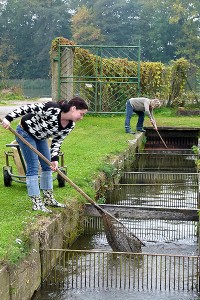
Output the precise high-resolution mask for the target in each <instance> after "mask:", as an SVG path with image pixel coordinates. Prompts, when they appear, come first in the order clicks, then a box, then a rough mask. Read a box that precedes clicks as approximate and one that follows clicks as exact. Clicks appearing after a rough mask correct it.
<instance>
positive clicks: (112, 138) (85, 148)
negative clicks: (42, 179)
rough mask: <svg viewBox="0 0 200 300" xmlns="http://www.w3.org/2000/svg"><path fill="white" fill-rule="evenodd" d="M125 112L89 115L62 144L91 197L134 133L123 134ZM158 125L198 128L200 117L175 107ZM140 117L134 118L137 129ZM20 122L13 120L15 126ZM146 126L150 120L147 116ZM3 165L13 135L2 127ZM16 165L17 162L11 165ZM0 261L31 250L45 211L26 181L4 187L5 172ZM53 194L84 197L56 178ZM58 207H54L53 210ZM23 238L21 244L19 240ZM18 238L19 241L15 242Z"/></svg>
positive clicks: (71, 172) (70, 169) (73, 175)
mask: <svg viewBox="0 0 200 300" xmlns="http://www.w3.org/2000/svg"><path fill="white" fill-rule="evenodd" d="M124 117H125V116H124V115H118V116H114V115H112V116H109V115H102V116H97V115H96V116H95V115H89V114H88V115H86V116H85V117H84V119H83V120H82V121H81V122H79V123H77V124H76V128H75V130H74V131H73V132H72V133H71V134H70V135H69V136H68V137H67V138H66V139H65V141H64V143H63V145H62V149H61V150H62V151H63V152H64V158H65V165H66V166H67V175H68V177H69V178H70V179H71V180H72V181H74V182H75V183H76V184H77V185H78V186H79V187H80V188H81V189H83V190H84V191H85V192H86V193H87V194H88V195H89V196H90V197H92V198H94V196H95V191H94V190H93V181H94V179H95V177H96V176H97V174H98V171H99V170H103V169H106V161H107V159H108V157H110V156H112V155H115V154H117V153H120V152H122V151H123V150H125V149H126V147H127V145H128V139H131V137H132V136H130V135H127V134H125V133H124ZM155 117H156V120H157V125H158V126H184V127H199V124H200V122H199V121H200V117H198V116H195V117H194V116H193V117H177V116H176V114H175V110H170V109H164V108H163V109H161V110H160V111H157V112H156V113H155ZM136 120H137V117H136V116H133V118H132V121H131V123H132V128H133V129H134V127H135V123H136ZM16 125H17V121H15V122H13V123H12V127H13V128H14V129H15V128H16ZM144 125H145V126H150V125H151V124H150V121H149V119H148V118H147V117H146V118H145V124H144ZM0 135H1V140H0V146H1V151H0V159H1V160H0V164H1V168H3V166H4V165H5V154H4V151H8V148H7V147H6V144H7V143H10V142H11V141H12V140H13V139H14V137H13V135H12V133H11V132H9V131H7V130H5V129H3V128H2V127H1V126H0ZM12 165H14V163H13V164H12ZM0 182H1V184H0V195H1V196H0V241H1V242H0V260H1V261H11V262H16V261H17V260H18V259H19V258H20V257H22V256H23V255H24V254H25V253H26V252H27V251H28V232H29V230H30V228H32V227H33V226H34V224H35V223H36V221H37V219H38V218H44V216H45V214H44V213H42V212H33V211H32V209H31V207H32V205H31V202H30V201H29V199H28V196H27V192H26V186H25V184H21V183H15V182H13V184H12V186H11V187H4V184H3V174H2V172H1V173H0ZM54 193H55V196H56V199H57V200H58V201H60V202H65V201H69V202H70V201H72V199H74V198H77V199H79V201H82V200H83V197H82V196H80V195H79V194H78V193H77V191H75V190H74V189H73V188H72V187H70V186H69V184H66V186H65V187H64V188H59V187H58V184H57V181H54ZM56 211H59V209H54V212H56ZM17 239H19V240H21V241H22V243H20V241H19V240H17ZM16 240H17V241H16Z"/></svg>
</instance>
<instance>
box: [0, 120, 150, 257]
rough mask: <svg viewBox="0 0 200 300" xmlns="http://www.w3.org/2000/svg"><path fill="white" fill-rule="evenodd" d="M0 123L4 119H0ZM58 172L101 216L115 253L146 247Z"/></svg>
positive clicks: (17, 134) (24, 141)
mask: <svg viewBox="0 0 200 300" xmlns="http://www.w3.org/2000/svg"><path fill="white" fill-rule="evenodd" d="M0 122H2V119H1V118H0ZM9 130H10V131H11V132H12V133H13V134H14V135H15V136H17V137H18V138H19V139H20V140H21V141H22V142H23V143H24V144H26V145H27V146H28V147H29V148H30V149H31V150H32V151H34V152H35V153H36V154H37V155H38V157H40V158H41V159H42V160H44V161H45V163H46V164H48V165H49V166H51V162H50V161H49V160H48V159H47V158H46V157H45V156H44V155H43V154H42V153H40V152H39V151H38V150H37V149H35V148H34V147H33V146H32V145H31V144H30V143H29V142H27V141H26V140H25V139H24V138H23V137H22V136H21V135H20V134H19V133H18V132H16V131H15V130H14V129H13V128H11V127H9ZM56 172H57V173H58V174H59V175H60V176H61V177H62V178H63V179H64V180H65V181H66V182H68V183H69V184H70V185H71V186H72V187H73V188H74V189H75V190H76V191H78V192H79V193H80V194H81V195H82V196H83V197H84V198H85V199H86V200H88V201H89V202H90V203H91V204H92V205H93V206H94V207H95V208H96V209H97V210H98V212H99V213H100V214H101V216H102V218H103V223H104V230H105V234H106V237H107V240H108V243H109V245H110V246H111V248H112V249H113V251H119V252H135V253H139V252H141V251H142V250H141V247H142V246H145V245H144V244H143V242H142V241H141V240H140V239H139V238H138V237H136V236H135V235H134V234H133V233H131V232H130V230H129V229H128V228H127V227H126V226H125V225H124V224H123V223H122V222H121V221H119V220H118V219H116V218H115V217H114V216H112V215H111V214H110V213H108V212H107V211H106V210H104V209H103V208H102V207H100V206H99V205H98V204H97V203H96V202H95V201H94V200H92V198H90V197H89V196H88V195H87V194H86V193H85V192H84V191H83V190H81V189H80V188H79V187H78V186H77V185H76V184H75V183H74V182H73V181H72V180H71V179H69V178H68V177H67V176H66V175H65V174H63V172H62V171H61V170H59V169H57V170H56Z"/></svg>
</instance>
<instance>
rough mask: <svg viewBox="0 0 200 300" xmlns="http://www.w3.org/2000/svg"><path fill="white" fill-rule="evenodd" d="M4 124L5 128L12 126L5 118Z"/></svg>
mask: <svg viewBox="0 0 200 300" xmlns="http://www.w3.org/2000/svg"><path fill="white" fill-rule="evenodd" d="M2 126H3V127H4V128H5V129H9V127H10V122H9V121H8V120H7V119H6V118H4V119H3V121H2Z"/></svg>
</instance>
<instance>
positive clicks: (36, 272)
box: [0, 128, 200, 300]
mask: <svg viewBox="0 0 200 300" xmlns="http://www.w3.org/2000/svg"><path fill="white" fill-rule="evenodd" d="M175 130H176V129H175ZM183 130H184V131H181V130H180V129H177V131H176V133H174V132H173V129H172V128H169V130H168V129H167V128H164V129H163V132H161V134H162V136H163V138H164V139H165V140H166V142H168V145H170V148H172V149H173V150H174V149H177V148H178V149H190V148H191V145H198V137H199V135H200V129H199V128H195V129H192V130H191V133H190V134H189V128H187V129H183ZM169 132H170V139H168V135H167V133H169ZM183 132H184V134H183ZM177 133H178V140H179V141H180V138H179V136H180V137H181V136H184V141H182V142H181V146H180V147H179V146H178V147H177V148H176V145H177ZM146 135H147V143H146V146H147V149H148V150H149V149H150V148H154V149H157V150H161V149H163V148H162V144H161V143H160V141H159V139H158V137H156V136H155V133H154V132H151V129H149V130H148V129H147V133H146ZM143 137H144V134H138V135H136V139H135V140H130V141H129V147H128V148H127V151H126V152H125V153H122V154H121V155H119V157H117V158H116V159H115V160H113V161H112V164H113V165H114V166H115V168H116V170H118V171H116V176H115V177H113V178H112V182H110V183H109V184H108V182H107V181H106V180H107V179H106V177H105V175H104V174H100V175H99V177H98V178H97V180H96V182H95V189H96V191H97V193H98V194H101V189H102V186H104V185H105V183H106V184H108V185H112V186H113V187H114V186H115V185H118V184H119V183H120V182H119V181H120V177H119V172H121V171H122V170H123V169H124V168H125V167H126V166H128V165H129V164H130V161H131V160H132V158H133V157H134V156H135V154H137V153H138V152H140V150H141V149H142V147H143ZM167 139H168V140H167ZM119 170H120V171H119ZM198 197H199V196H198ZM102 206H103V207H104V209H105V210H107V211H109V212H110V213H111V214H113V215H115V216H116V217H120V218H122V219H123V218H124V219H128V218H130V216H131V218H133V219H134V218H135V217H137V218H138V217H139V216H140V217H141V218H145V219H146V220H148V219H154V220H155V219H163V220H175V221H180V220H181V221H183V222H196V223H197V222H198V214H197V207H190V208H187V209H186V208H183V207H181V208H179V207H175V208H172V207H161V206H160V207H157V208H156V209H155V207H153V206H152V207H151V206H146V207H145V205H143V206H140V205H138V206H136V205H134V206H133V205H127V206H126V205H124V206H123V205H117V204H115V205H113V204H104V205H102ZM75 212H77V213H75ZM79 213H80V214H79ZM83 213H84V212H83V211H81V208H80V207H78V205H77V204H75V205H74V210H73V211H68V213H64V214H60V215H57V216H55V218H54V220H52V221H49V220H48V221H47V222H46V224H41V230H40V231H39V232H37V233H35V234H33V237H32V245H33V246H32V251H31V253H30V255H29V256H28V257H27V258H26V260H25V261H23V262H22V263H21V264H20V265H18V266H14V267H10V266H4V267H3V268H2V269H1V270H0V280H1V282H4V285H3V287H4V288H3V289H1V292H0V299H3V300H29V299H33V300H36V299H38V300H42V299H45V300H48V299H58V298H56V297H60V296H59V295H58V294H56V293H57V291H58V290H59V291H60V292H61V293H63V292H64V290H65V288H64V289H63V288H62V285H60V282H59V280H58V284H59V286H60V287H59V288H58V286H57V285H56V287H55V289H56V292H55V290H51V289H50V286H51V287H52V286H54V283H55V282H53V281H51V280H52V278H51V279H50V285H49V286H48V287H47V288H46V289H45V288H44V289H43V288H42V289H39V288H40V286H41V283H42V282H41V278H42V281H43V282H44V281H45V280H46V277H48V275H49V274H50V271H51V269H52V267H53V266H54V265H55V266H57V267H56V268H57V269H58V270H59V272H60V269H59V264H58V261H60V262H62V263H63V258H62V257H63V252H62V249H63V248H65V249H66V248H68V249H72V250H73V249H75V248H76V245H75V243H73V242H74V240H75V239H76V236H77V234H78V232H79V229H80V228H79V227H78V226H79V223H80V217H81V218H82V215H83ZM85 213H86V214H87V217H89V218H90V219H92V218H97V219H98V217H99V216H98V213H97V211H96V210H95V209H94V208H93V207H92V206H91V205H89V204H88V205H86V207H85ZM48 222H49V223H48ZM100 222H101V221H100ZM100 228H101V224H100ZM72 233H73V234H72ZM55 237H56V238H55ZM66 237H67V238H66ZM64 239H65V243H64V242H63V241H64ZM103 239H105V236H103V238H102V237H100V240H101V241H100V244H98V246H100V247H101V251H100V252H99V256H98V260H99V259H100V260H101V262H103V260H104V256H103V257H101V255H102V253H103V252H104V251H103V248H104V246H105V251H106V249H109V245H107V243H106V241H105V240H104V242H103V244H102V245H101V242H102V240H103ZM84 243H85V241H84ZM73 245H74V246H73ZM107 247H108V248H107ZM42 249H43V250H44V252H43V250H42ZM48 249H49V250H50V251H49V250H48ZM51 249H60V251H57V252H56V253H54V252H53V250H52V251H51ZM48 251H49V252H48ZM69 251H70V250H69ZM75 251H77V253H78V254H77V255H78V257H80V252H79V250H78V249H77V250H75ZM80 251H81V252H82V253H83V255H85V254H84V250H83V249H82V250H81V249H80ZM44 253H46V254H45V255H46V256H43V255H44ZM73 253H75V252H73ZM154 254H156V253H155V252H154ZM64 255H65V254H64ZM67 255H68V257H70V255H71V254H69V253H68V254H67ZM72 255H73V257H75V261H74V262H72V261H68V267H69V266H71V265H74V264H76V263H77V262H78V257H77V256H76V255H75V254H72ZM74 255H75V256H74ZM92 255H93V253H92V252H90V254H89V257H92ZM103 255H104V254H103ZM105 255H107V256H106V257H107V258H106V260H105V263H106V261H107V259H108V258H109V260H110V259H111V260H112V261H113V260H115V258H113V257H112V256H111V257H110V255H112V254H105ZM118 256H119V257H118V259H119V260H121V259H122V260H124V257H121V256H120V254H118ZM84 257H86V256H84ZM120 257H121V258H120ZM148 257H149V256H148V255H147V256H146V257H145V260H144V261H149V258H148ZM85 259H88V257H87V258H85ZM95 259H96V258H92V259H91V260H90V262H89V264H90V265H93V264H94V262H95V261H96V260H95ZM126 259H128V258H126ZM126 259H125V260H126ZM134 259H135V258H134ZM134 259H133V260H134ZM158 259H161V260H162V258H158ZM136 260H137V262H136V264H140V258H138V257H137V258H136ZM45 261H46V262H48V263H46V266H44V263H45ZM169 262H170V263H172V262H171V260H169ZM78 264H79V263H78ZM153 264H157V260H156V261H155V262H153ZM195 264H196V261H195ZM193 265H194V263H193ZM76 267H77V270H79V271H80V266H78V265H77V266H76ZM63 268H64V269H67V268H66V266H64V265H62V269H63ZM173 271H174V270H173ZM53 272H54V274H55V269H54V270H53ZM73 272H74V271H72V274H71V275H72V277H73V276H75V273H73ZM98 272H99V271H98ZM115 272H118V271H116V270H115ZM124 272H125V273H123V276H125V275H126V274H127V273H126V272H127V270H125V271H124ZM143 272H144V270H143ZM194 272H195V271H194ZM138 274H139V273H138ZM174 274H175V271H174ZM71 275H70V276H71ZM76 275H77V271H76ZM104 275H105V274H104ZM104 275H102V274H101V276H102V277H101V279H102V278H104ZM121 275H122V274H121V273H120V274H118V276H119V277H120V276H121ZM59 276H61V277H62V276H63V275H59ZM84 276H85V277H87V276H89V277H88V278H90V275H88V274H85V275H84ZM96 276H97V277H98V276H99V275H96ZM146 276H147V277H148V274H147V275H146ZM125 277H126V276H125ZM73 278H75V277H73ZM145 278H146V277H145ZM67 280H68V281H70V280H72V278H71V277H69V278H68V279H67ZM74 280H75V279H73V280H72V285H71V283H70V288H71V289H72V290H71V296H69V294H66V295H67V296H66V297H67V298H66V299H75V298H74V297H78V296H77V292H78V291H80V286H78V285H77V288H78V289H76V284H75V285H74ZM85 280H86V279H85ZM91 280H93V279H91ZM99 280H100V279H99ZM115 280H116V278H115ZM117 280H118V279H117ZM134 280H135V279H134ZM138 280H139V279H138ZM145 280H146V279H145ZM102 282H103V283H102V284H105V282H104V279H103V281H102ZM63 284H64V285H65V282H64V283H63ZM77 284H78V283H77ZM109 284H110V283H109ZM121 284H124V282H120V283H119V286H120V285H121ZM133 285H135V281H134V283H133ZM119 286H117V288H116V289H115V291H114V296H113V299H116V298H117V297H118V296H119V295H121V291H119V289H118V288H119ZM109 287H110V288H111V287H112V286H109ZM132 287H133V286H132ZM134 287H135V286H134ZM195 288H196V287H195ZM38 289H39V290H38ZM66 289H67V290H68V292H69V287H67V288H66ZM74 289H75V290H76V295H75V294H74V292H73V291H74ZM37 290H38V292H37V293H35V294H34V292H35V291H37ZM44 290H45V291H46V292H47V293H44ZM48 292H49V293H50V294H51V296H49V298H48V296H47V294H48ZM66 292H67V291H66ZM54 293H55V294H54ZM98 293H99V292H98ZM52 295H53V296H52ZM98 295H99V294H98ZM102 295H103V296H106V295H105V294H104V293H103V294H102ZM124 295H125V296H126V299H131V298H129V295H128V294H127V293H126V294H124ZM158 295H159V294H158ZM141 296H142V293H141ZM52 297H55V298H52ZM84 297H86V298H84ZM92 297H93V298H91V299H94V294H93V296H92ZM106 297H107V296H106ZM143 297H144V295H143ZM148 297H149V296H148ZM148 297H147V298H145V299H153V298H148ZM159 297H160V295H159ZM176 297H177V295H176ZM165 298H166V299H170V297H169V294H167V296H166V295H165V297H164V298H163V299H165ZM63 299H65V298H63ZM76 299H90V298H88V294H87V296H84V295H83V294H82V292H80V298H76ZM95 299H106V298H105V297H104V298H101V297H100V296H99V298H95ZM109 299H112V297H111V296H110V297H109ZM118 299H119V298H118ZM120 299H125V298H123V297H122V298H120ZM136 299H140V298H139V295H137V298H136ZM141 299H142V298H141ZM143 299H144V298H143ZM154 299H155V298H154ZM171 299H172V298H171ZM174 299H178V298H174ZM186 299H187V298H186ZM188 299H189V298H188ZM194 299H195V298H194Z"/></svg>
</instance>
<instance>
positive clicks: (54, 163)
mask: <svg viewBox="0 0 200 300" xmlns="http://www.w3.org/2000/svg"><path fill="white" fill-rule="evenodd" d="M50 168H51V170H52V171H54V172H56V170H57V169H58V161H52V162H51V166H50Z"/></svg>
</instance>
